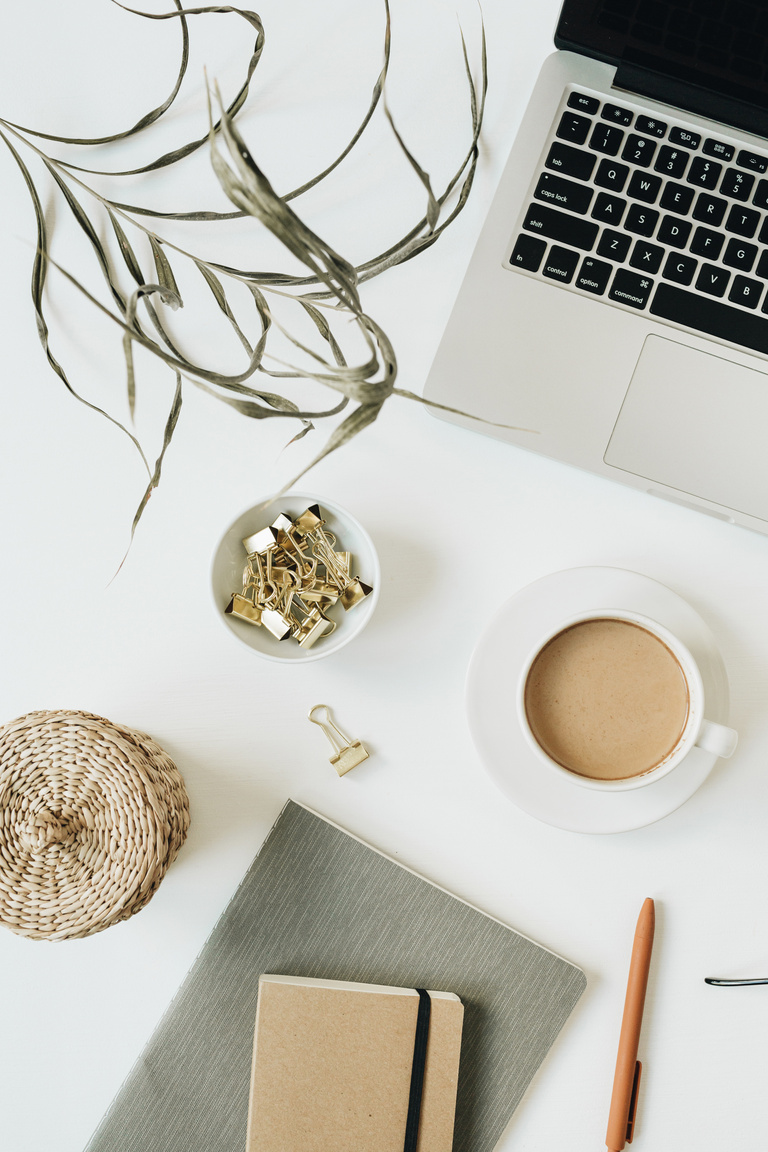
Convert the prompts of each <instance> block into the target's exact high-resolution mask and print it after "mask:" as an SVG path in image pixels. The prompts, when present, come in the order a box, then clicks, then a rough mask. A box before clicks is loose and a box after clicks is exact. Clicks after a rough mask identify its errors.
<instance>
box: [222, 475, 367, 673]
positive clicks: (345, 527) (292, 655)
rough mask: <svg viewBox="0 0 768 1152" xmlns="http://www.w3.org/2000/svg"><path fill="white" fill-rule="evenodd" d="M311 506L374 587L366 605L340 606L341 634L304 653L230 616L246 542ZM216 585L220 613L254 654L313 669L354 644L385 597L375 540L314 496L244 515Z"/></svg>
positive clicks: (232, 531) (232, 532) (232, 529)
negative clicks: (381, 593)
mask: <svg viewBox="0 0 768 1152" xmlns="http://www.w3.org/2000/svg"><path fill="white" fill-rule="evenodd" d="M311 504H319V505H320V509H321V512H322V514H323V518H324V519H325V521H326V528H327V530H328V531H329V532H332V533H333V534H334V536H335V537H336V541H337V544H336V547H337V550H343V551H345V552H351V554H352V574H353V576H359V577H360V579H361V580H362V581H363V582H364V583H365V584H368V585H370V586H371V587H372V588H373V591H372V592H371V593H370V595H368V596H366V598H365V600H363V601H361V602H360V603H359V604H357V605H355V607H354V608H350V610H349V611H348V612H345V611H344V609H343V608H342V606H341V604H334V606H333V608H331V609H330V610H329V612H328V615H329V617H330V618H331V619H333V620H335V622H336V630H335V631H334V632H332V633H331V634H330V636H327V637H321V638H320V639H319V640H317V641H316V642H315V644H314V645H313V646H312V647H311V648H308V649H307V648H301V647H299V645H298V644H297V642H296V641H295V640H293V639H288V640H277V639H276V638H275V637H274V636H273V635H272V633H271V632H269V631H268V630H267V629H266V628H264V627H257V626H254V625H253V624H248V623H247V622H246V621H244V620H238V619H237V617H236V616H232V615H228V614H226V613H225V612H224V609H225V608H226V606H227V604H228V603H229V601H230V598H231V596H232V593H233V592H239V591H240V589H241V587H242V581H243V568H244V567H245V549H244V547H243V539H244V537H247V536H250V535H252V534H253V533H254V532H258V531H259V529H261V528H266V527H267V525H269V524H272V523H273V521H274V520H275V519H276V518H277V517H278V516H279V515H280V513H281V512H283V513H285V515H286V516H289V517H290V518H291V519H293V518H294V517H296V516H299V515H301V513H302V512H304V511H305V509H307V508H308V507H309V506H310V505H311ZM211 583H212V587H213V598H214V602H215V605H216V611H217V612H218V615H219V618H220V619H221V620H222V621H223V623H224V625H225V626H226V627H227V628H228V629H229V631H230V632H231V633H232V635H233V636H236V637H237V639H238V640H241V641H242V643H243V644H247V645H248V647H249V648H252V649H253V651H254V652H258V654H259V655H260V656H263V657H265V659H267V660H278V661H280V663H284V664H291V663H293V664H307V663H309V661H311V660H322V658H323V657H324V656H331V655H332V654H333V653H334V652H338V651H339V649H340V648H344V647H345V645H347V644H349V642H350V640H352V639H353V638H354V637H355V636H357V635H358V633H359V632H362V630H363V628H365V626H366V624H367V623H368V621H369V620H370V618H371V616H372V614H373V610H374V608H375V607H376V602H377V601H378V598H379V587H380V584H381V570H380V567H379V558H378V555H377V553H376V548H375V547H374V544H373V541H372V540H371V538H370V536H369V535H368V533H367V532H366V530H365V528H363V526H362V524H360V523H359V522H358V521H357V520H356V519H355V517H354V516H352V515H351V514H350V513H349V512H347V511H346V509H344V508H341V507H340V506H339V505H338V504H336V503H334V502H333V501H332V500H326V499H324V498H323V497H322V496H317V495H315V494H314V493H312V492H287V493H286V494H285V495H284V496H280V497H278V498H277V499H276V500H272V501H270V503H269V504H266V505H265V506H264V507H260V506H259V505H256V506H255V507H253V508H249V509H248V511H247V512H243V514H242V515H241V516H238V518H237V520H235V522H234V523H233V524H231V525H230V526H229V528H228V529H227V530H226V532H225V533H224V535H223V536H222V538H221V540H220V541H219V545H218V547H217V549H216V552H215V554H214V557H213V565H212V569H211Z"/></svg>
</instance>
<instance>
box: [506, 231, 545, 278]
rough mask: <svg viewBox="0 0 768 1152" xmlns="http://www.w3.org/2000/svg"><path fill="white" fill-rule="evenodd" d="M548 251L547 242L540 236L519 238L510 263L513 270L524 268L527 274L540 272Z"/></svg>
mask: <svg viewBox="0 0 768 1152" xmlns="http://www.w3.org/2000/svg"><path fill="white" fill-rule="evenodd" d="M546 250H547V242H546V240H542V239H541V238H540V237H539V236H518V238H517V243H516V244H515V246H514V248H513V249H512V255H511V256H510V258H509V262H510V264H511V265H512V267H513V268H524V269H525V270H526V272H538V270H539V265H540V264H541V261H542V257H543V256H544V253H545V252H546Z"/></svg>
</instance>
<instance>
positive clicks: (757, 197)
mask: <svg viewBox="0 0 768 1152" xmlns="http://www.w3.org/2000/svg"><path fill="white" fill-rule="evenodd" d="M752 203H753V204H754V206H755V208H768V180H758V182H757V188H756V189H755V194H754V196H753V197H752Z"/></svg>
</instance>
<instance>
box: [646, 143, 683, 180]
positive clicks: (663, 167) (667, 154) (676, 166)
mask: <svg viewBox="0 0 768 1152" xmlns="http://www.w3.org/2000/svg"><path fill="white" fill-rule="evenodd" d="M689 160H690V154H689V153H688V152H681V151H680V149H679V148H670V147H669V146H668V145H667V144H664V145H663V146H662V147H661V148H659V154H658V156H657V157H656V163H655V164H654V166H653V169H654V172H661V173H662V174H663V175H664V176H671V177H672V179H673V180H679V179H680V177H681V176H682V175H683V174H684V172H685V170H686V168H687V167H688V161H689Z"/></svg>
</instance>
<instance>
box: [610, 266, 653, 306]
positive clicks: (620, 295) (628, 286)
mask: <svg viewBox="0 0 768 1152" xmlns="http://www.w3.org/2000/svg"><path fill="white" fill-rule="evenodd" d="M653 283H654V282H653V280H651V279H650V278H649V277H648V276H639V275H638V274H637V272H630V271H629V270H628V269H627V268H619V269H617V271H616V275H615V276H614V278H613V284H612V285H611V290H610V292H609V293H608V296H609V297H610V299H611V300H615V301H616V302H617V303H618V304H629V306H630V307H631V308H645V306H646V304H647V303H648V301H649V299H650V296H651V292H652V291H653Z"/></svg>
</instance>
